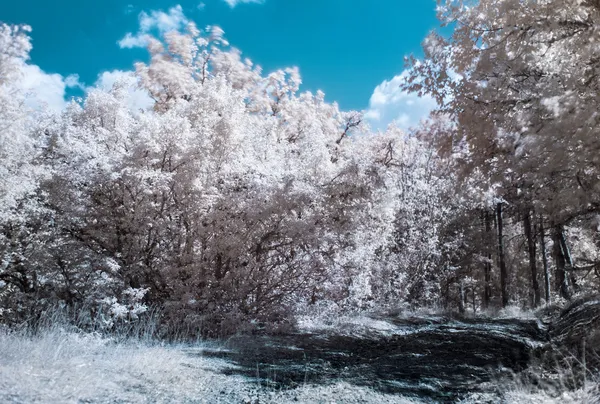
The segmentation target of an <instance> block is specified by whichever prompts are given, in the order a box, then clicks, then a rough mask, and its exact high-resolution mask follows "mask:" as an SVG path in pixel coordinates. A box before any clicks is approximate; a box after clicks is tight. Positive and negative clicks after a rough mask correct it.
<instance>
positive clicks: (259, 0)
mask: <svg viewBox="0 0 600 404" xmlns="http://www.w3.org/2000/svg"><path fill="white" fill-rule="evenodd" d="M224 1H225V3H227V4H229V7H231V8H234V7H235V6H237V5H238V4H250V3H255V4H263V3H264V2H265V0H224Z"/></svg>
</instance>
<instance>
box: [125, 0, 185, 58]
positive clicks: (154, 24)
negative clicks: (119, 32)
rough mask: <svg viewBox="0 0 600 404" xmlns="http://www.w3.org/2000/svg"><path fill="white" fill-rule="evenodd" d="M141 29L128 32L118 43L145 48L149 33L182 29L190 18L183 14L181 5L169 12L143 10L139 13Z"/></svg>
mask: <svg viewBox="0 0 600 404" xmlns="http://www.w3.org/2000/svg"><path fill="white" fill-rule="evenodd" d="M138 18H139V23H140V29H139V31H138V33H137V34H135V35H134V34H132V33H131V32H128V33H127V34H125V36H124V37H123V38H122V39H121V40H119V41H118V42H117V43H118V44H119V47H121V48H127V49H130V48H143V47H145V46H146V45H147V44H148V34H149V33H150V32H152V31H155V30H156V31H158V32H159V33H160V34H164V33H166V32H170V31H177V30H180V29H182V28H183V27H184V26H185V25H186V24H187V23H188V22H189V20H188V19H187V18H186V17H185V15H184V14H183V9H182V8H181V6H180V5H177V6H175V7H172V8H170V9H169V11H168V12H166V13H165V12H164V11H150V14H148V13H146V12H144V11H142V12H141V13H140V15H139V17H138Z"/></svg>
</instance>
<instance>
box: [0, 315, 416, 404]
mask: <svg viewBox="0 0 600 404" xmlns="http://www.w3.org/2000/svg"><path fill="white" fill-rule="evenodd" d="M205 349H218V346H216V345H214V344H211V345H206V344H160V343H152V342H151V341H147V340H140V339H135V338H130V339H128V340H125V339H123V338H118V339H115V338H107V337H103V336H100V335H98V334H90V333H78V332H74V331H73V330H66V329H61V328H60V327H55V328H52V329H46V330H37V332H36V333H30V332H25V331H19V332H14V331H10V332H9V331H7V330H0V402H2V403H288V402H304V403H332V402H337V403H415V402H418V401H414V400H410V399H403V398H400V397H397V396H392V395H386V394H380V393H377V392H374V391H372V390H370V389H365V388H360V387H355V386H351V385H349V384H347V383H341V382H340V383H336V384H333V385H330V386H310V385H306V386H302V387H300V388H298V389H294V390H277V391H273V390H270V389H268V388H266V387H264V386H262V385H261V384H260V382H257V381H255V380H251V379H246V378H243V377H241V376H235V375H225V374H224V373H223V370H225V369H226V368H227V367H230V366H233V365H230V364H228V363H226V362H224V361H221V360H217V359H212V358H206V357H204V356H202V351H203V350H205Z"/></svg>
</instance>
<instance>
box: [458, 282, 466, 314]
mask: <svg viewBox="0 0 600 404" xmlns="http://www.w3.org/2000/svg"><path fill="white" fill-rule="evenodd" d="M458 287H459V289H458V295H459V296H458V311H459V313H460V314H464V313H465V285H464V283H463V281H462V280H461V281H460V284H459V285H458Z"/></svg>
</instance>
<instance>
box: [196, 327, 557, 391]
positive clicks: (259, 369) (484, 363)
mask: <svg viewBox="0 0 600 404" xmlns="http://www.w3.org/2000/svg"><path fill="white" fill-rule="evenodd" d="M388 322H389V323H391V324H393V325H394V328H393V331H391V332H389V333H388V334H387V335H382V334H380V333H377V332H373V333H372V334H368V333H367V334H366V335H365V334H363V335H360V336H348V335H346V336H341V335H331V334H329V335H328V334H326V333H323V334H293V335H286V336H280V337H260V336H254V337H248V336H244V337H236V338H232V339H230V340H229V342H228V347H229V348H230V350H229V352H223V351H219V352H212V353H210V352H209V353H206V354H207V355H210V356H217V357H221V358H225V359H228V360H230V361H232V362H234V363H235V364H237V365H238V366H239V368H238V369H233V370H228V372H229V373H239V374H242V375H245V376H248V377H252V378H258V379H261V380H263V381H264V383H265V384H268V385H271V386H273V387H275V388H284V387H294V386H297V385H301V384H303V383H316V384H324V383H328V382H333V381H340V380H344V381H346V382H349V383H353V384H356V385H361V386H370V387H372V388H375V389H377V390H379V391H382V392H386V393H397V394H401V395H404V396H411V395H412V396H418V397H421V398H431V399H432V400H435V401H442V402H443V401H453V400H454V399H456V398H457V397H459V396H460V395H462V394H463V393H467V392H473V391H480V390H485V387H484V385H482V383H483V382H486V381H489V380H490V379H492V378H497V377H500V376H502V375H503V374H508V373H511V372H518V371H521V370H523V369H524V368H526V367H527V365H528V363H529V359H530V357H531V356H532V355H534V353H535V351H536V348H537V347H539V346H541V345H542V344H543V343H544V342H545V340H546V335H547V334H546V333H545V332H544V331H542V330H541V329H540V328H539V326H538V323H537V322H536V321H533V320H531V321H527V320H514V319H513V320H462V321H455V320H449V319H443V318H438V319H427V320H423V319H413V320H393V319H390V320H388Z"/></svg>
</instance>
